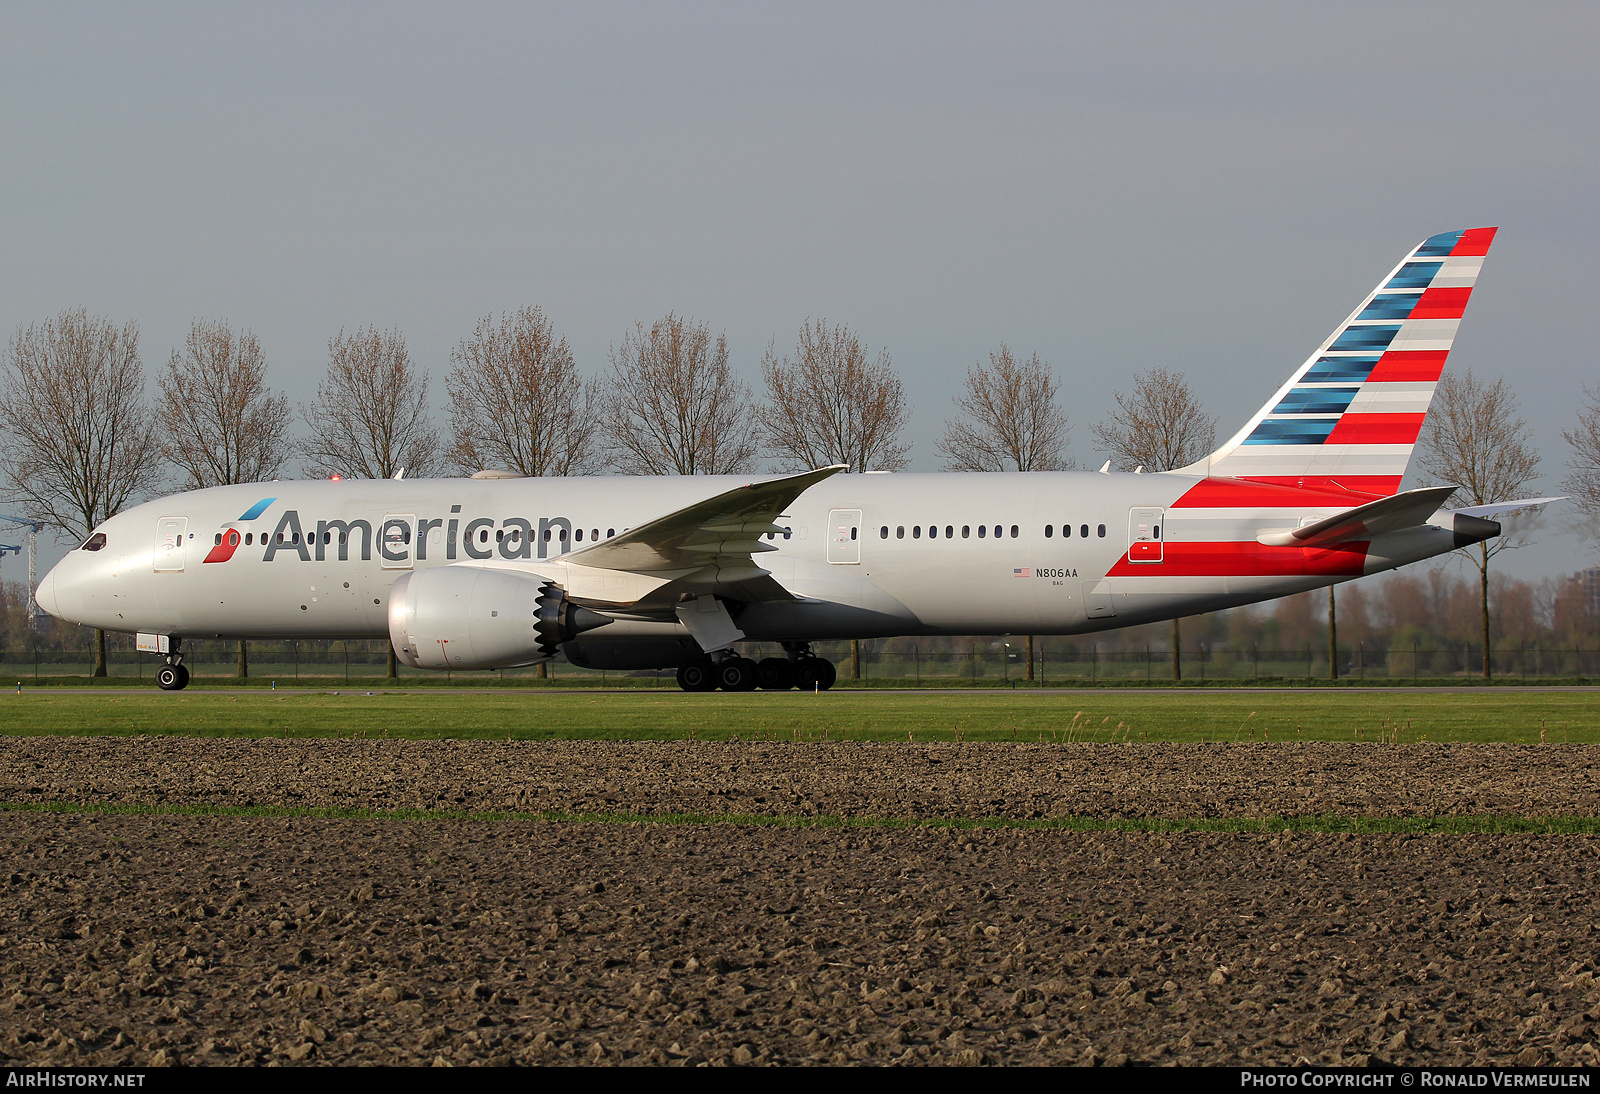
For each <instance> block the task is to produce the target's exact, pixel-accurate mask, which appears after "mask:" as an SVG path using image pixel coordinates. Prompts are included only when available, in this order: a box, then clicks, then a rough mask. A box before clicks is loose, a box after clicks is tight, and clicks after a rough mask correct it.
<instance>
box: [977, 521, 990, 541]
mask: <svg viewBox="0 0 1600 1094" xmlns="http://www.w3.org/2000/svg"><path fill="white" fill-rule="evenodd" d="M988 534H989V526H988V525H987V524H980V525H978V538H979V539H982V538H983V537H984V536H986V535H988Z"/></svg>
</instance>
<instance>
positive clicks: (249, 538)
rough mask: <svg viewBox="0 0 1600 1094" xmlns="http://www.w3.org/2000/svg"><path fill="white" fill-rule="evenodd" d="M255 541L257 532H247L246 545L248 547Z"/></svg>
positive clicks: (245, 535)
mask: <svg viewBox="0 0 1600 1094" xmlns="http://www.w3.org/2000/svg"><path fill="white" fill-rule="evenodd" d="M255 541H256V534H255V533H254V532H246V533H245V534H244V545H245V546H246V547H248V546H250V545H251V544H252V543H254V542H255Z"/></svg>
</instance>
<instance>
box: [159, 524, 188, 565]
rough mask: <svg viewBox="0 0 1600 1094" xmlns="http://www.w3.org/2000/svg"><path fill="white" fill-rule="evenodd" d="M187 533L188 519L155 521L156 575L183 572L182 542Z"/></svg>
mask: <svg viewBox="0 0 1600 1094" xmlns="http://www.w3.org/2000/svg"><path fill="white" fill-rule="evenodd" d="M188 533H189V518H188V517H162V518H161V519H160V520H158V521H156V554H155V571H156V573H158V574H161V573H171V574H178V573H182V572H183V541H184V540H185V539H187V538H188Z"/></svg>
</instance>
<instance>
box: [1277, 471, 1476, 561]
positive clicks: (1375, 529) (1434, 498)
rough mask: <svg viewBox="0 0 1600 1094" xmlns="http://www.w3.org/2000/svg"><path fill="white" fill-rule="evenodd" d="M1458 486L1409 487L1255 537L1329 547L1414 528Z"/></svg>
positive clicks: (1283, 543) (1280, 543) (1291, 544)
mask: <svg viewBox="0 0 1600 1094" xmlns="http://www.w3.org/2000/svg"><path fill="white" fill-rule="evenodd" d="M1456 489H1457V488H1456V487H1454V486H1430V487H1426V488H1424V489H1422V490H1407V491H1406V492H1405V493H1403V494H1396V495H1394V497H1392V498H1380V499H1378V500H1377V501H1374V502H1368V503H1367V504H1366V505H1358V506H1357V507H1356V508H1354V509H1347V510H1345V511H1344V512H1342V513H1335V514H1334V515H1333V516H1331V517H1324V518H1323V519H1322V520H1319V521H1314V522H1312V523H1311V524H1307V525H1305V526H1304V527H1300V528H1291V529H1287V530H1284V531H1274V532H1263V533H1261V534H1260V535H1259V536H1257V537H1256V540H1257V542H1259V543H1262V544H1265V545H1266V546H1268V547H1329V546H1332V545H1333V544H1336V543H1348V542H1350V541H1351V540H1357V539H1371V538H1372V537H1373V536H1375V535H1378V534H1380V533H1382V532H1393V531H1395V530H1397V529H1400V528H1415V527H1417V526H1418V525H1422V524H1426V523H1427V522H1428V518H1429V517H1431V516H1433V514H1434V513H1436V512H1438V511H1439V507H1440V506H1442V505H1444V503H1445V502H1447V501H1449V500H1450V495H1451V494H1454V493H1455V492H1456Z"/></svg>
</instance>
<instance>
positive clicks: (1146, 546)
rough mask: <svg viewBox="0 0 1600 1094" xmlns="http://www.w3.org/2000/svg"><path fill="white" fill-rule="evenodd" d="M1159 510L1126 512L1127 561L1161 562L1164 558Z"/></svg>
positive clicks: (1161, 511) (1160, 512)
mask: <svg viewBox="0 0 1600 1094" xmlns="http://www.w3.org/2000/svg"><path fill="white" fill-rule="evenodd" d="M1163 513H1164V510H1161V509H1130V510H1128V561H1129V562H1161V561H1163V560H1164V559H1165V558H1166V549H1165V543H1166V540H1165V538H1164V533H1163V530H1162V527H1161V524H1162V515H1163Z"/></svg>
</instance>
